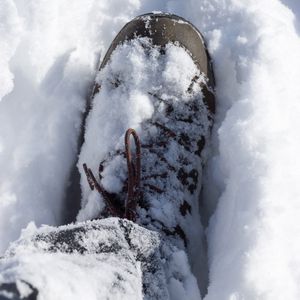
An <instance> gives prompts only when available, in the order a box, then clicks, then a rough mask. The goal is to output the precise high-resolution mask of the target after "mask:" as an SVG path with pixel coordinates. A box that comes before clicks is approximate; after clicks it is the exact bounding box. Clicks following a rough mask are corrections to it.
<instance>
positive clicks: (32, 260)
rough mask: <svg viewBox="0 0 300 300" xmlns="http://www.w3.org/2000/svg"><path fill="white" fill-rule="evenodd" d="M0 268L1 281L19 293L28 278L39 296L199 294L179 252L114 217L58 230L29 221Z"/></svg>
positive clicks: (186, 296)
mask: <svg viewBox="0 0 300 300" xmlns="http://www.w3.org/2000/svg"><path fill="white" fill-rule="evenodd" d="M141 241H142V242H141ZM0 272H1V276H0V282H1V283H2V282H5V281H8V282H10V281H12V282H17V286H18V288H19V290H20V293H21V295H23V296H25V295H26V294H30V292H31V291H30V289H29V286H28V285H27V284H26V283H28V282H30V284H31V286H32V287H33V288H36V289H37V290H38V291H39V294H38V295H39V299H45V300H48V299H57V300H60V299H64V300H67V299H83V298H85V297H88V299H166V300H168V299H172V300H179V299H182V298H180V297H181V296H182V297H183V298H184V299H191V300H197V299H199V298H200V294H199V291H198V287H197V282H196V280H195V278H194V277H193V275H192V273H191V271H190V268H189V264H188V260H187V257H186V254H185V252H184V251H182V250H179V249H177V248H175V247H174V246H173V245H170V244H168V243H167V242H165V241H163V240H162V239H161V237H160V236H159V234H158V233H156V232H154V231H149V230H147V229H145V228H143V227H140V226H138V225H136V224H134V223H131V222H128V221H122V220H120V219H117V218H108V219H103V220H96V221H87V222H86V223H77V224H76V225H67V226H61V227H60V228H59V229H57V228H55V227H50V226H43V227H41V228H39V229H38V230H36V229H35V228H34V226H33V225H30V226H29V227H28V228H27V229H26V230H23V233H22V236H21V238H20V239H19V240H18V241H16V242H15V243H13V244H12V245H11V246H10V248H9V249H8V251H7V252H6V256H5V261H4V262H2V263H1V265H0ZM70 275H71V276H70ZM142 275H143V276H142ZM175 282H176V292H177V295H176V294H175V295H172V293H173V292H174V291H175V289H174V288H173V285H174V284H175ZM22 283H23V284H22ZM99 283H100V284H99ZM26 288H27V289H26ZM143 289H145V290H146V291H147V295H148V297H143V294H142V291H143ZM0 295H1V291H0ZM179 296H180V297H179Z"/></svg>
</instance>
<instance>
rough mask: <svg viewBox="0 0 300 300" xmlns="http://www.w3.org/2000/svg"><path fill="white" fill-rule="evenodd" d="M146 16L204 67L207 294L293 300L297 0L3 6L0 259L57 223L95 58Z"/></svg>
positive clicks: (299, 66)
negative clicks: (168, 24) (188, 28)
mask: <svg viewBox="0 0 300 300" xmlns="http://www.w3.org/2000/svg"><path fill="white" fill-rule="evenodd" d="M151 10H160V11H168V12H172V13H176V14H178V15H181V16H183V17H185V18H186V19H187V20H189V21H192V22H193V23H194V25H195V26H196V27H197V28H199V29H200V30H201V31H202V33H203V34H204V37H205V38H206V41H207V42H208V46H209V50H210V53H211V55H212V57H213V61H214V69H215V76H216V82H217V86H216V93H217V114H216V120H215V126H214V129H213V137H212V147H211V157H210V160H209V163H208V164H207V167H206V170H205V174H206V176H205V179H204V192H203V210H202V212H203V214H204V215H203V216H202V217H203V219H204V220H209V218H210V216H211V215H212V218H211V219H210V222H209V228H208V230H207V238H208V258H209V285H208V293H207V295H206V297H205V299H209V300H210V299H299V297H300V288H299V284H298V283H299V282H300V259H299V250H300V242H299V239H298V236H299V233H300V222H299V215H300V207H299V201H298V199H299V196H300V195H299V194H300V192H299V184H298V178H299V173H300V166H299V159H298V153H299V150H300V149H299V148H300V144H299V133H298V129H299V125H300V124H299V122H300V121H299V115H300V114H299V113H300V111H299V110H300V104H299V98H300V87H299V84H298V81H299V80H298V78H300V74H299V72H300V71H299V70H300V55H299V53H300V33H299V32H300V31H299V24H300V23H299V22H300V21H299V14H300V8H299V4H298V2H297V1H295V0H282V1H279V0H261V1H254V0H248V1H246V0H211V1H205V0H204V1H199V0H186V1H179V0H173V1H165V2H162V1H158V0H155V1H147V0H135V1H132V0H131V1H129V0H128V1H124V0H114V1H109V2H107V1H102V0H101V1H96V0H88V1H80V0H78V1H72V2H71V1H66V0H60V1H58V0H53V1H33V0H29V1H26V2H25V1H21V0H18V1H17V0H16V1H12V0H2V1H1V3H0V39H1V43H0V67H1V74H0V81H1V86H0V99H1V100H0V124H1V126H0V166H1V171H0V222H1V223H0V241H1V244H0V249H1V251H2V253H3V252H4V251H5V249H6V248H7V247H8V244H9V242H11V241H13V240H15V239H16V238H18V236H19V234H20V231H21V229H22V228H24V227H26V225H27V224H28V222H30V221H34V222H35V223H36V225H37V226H39V225H41V224H43V223H45V224H49V225H59V224H61V223H62V215H61V211H62V209H61V208H62V207H63V201H64V192H65V189H66V183H67V180H68V173H69V170H70V167H71V165H72V163H73V162H74V161H75V160H76V146H75V145H76V139H77V134H78V129H79V124H80V118H81V113H82V111H83V109H84V99H85V98H86V97H87V95H88V94H89V87H90V86H91V85H92V82H93V78H94V76H95V70H96V65H97V64H98V58H99V56H100V55H102V56H103V54H104V52H105V49H107V47H108V46H109V44H110V42H111V40H112V38H113V37H114V35H115V34H116V33H117V32H118V30H120V29H121V27H122V26H123V25H124V24H125V23H126V22H127V21H129V20H130V19H131V18H133V17H134V16H136V15H138V14H141V13H145V12H148V11H151ZM108 143H109V141H108ZM96 200H97V199H94V202H95V203H98V202H97V201H96ZM98 205H100V204H98ZM93 207H94V206H93V205H91V207H90V209H92V208H93ZM100 209H101V208H100V207H99V210H100ZM91 211H92V210H91ZM172 285H173V287H174V291H176V282H174V283H172Z"/></svg>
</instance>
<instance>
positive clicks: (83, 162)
mask: <svg viewBox="0 0 300 300" xmlns="http://www.w3.org/2000/svg"><path fill="white" fill-rule="evenodd" d="M213 85H214V81H213V71H212V67H211V61H210V59H209V56H208V53H207V50H206V47H205V44H204V41H203V38H202V36H201V34H200V33H199V31H198V30H197V29H196V28H195V27H194V26H193V25H191V24H190V23H189V22H187V21H186V20H184V19H182V18H180V17H177V16H174V15H168V14H147V15H143V16H140V17H137V18H136V19H134V20H133V21H131V22H129V23H128V24H127V25H125V27H124V28H123V29H122V30H121V31H120V33H119V34H118V35H117V36H116V38H115V39H114V41H113V42H112V44H111V46H110V48H109V49H108V51H107V53H106V55H105V57H104V59H103V61H102V63H101V66H100V72H99V74H98V76H97V80H96V85H95V88H94V91H93V99H92V102H91V108H92V109H91V111H90V114H89V117H88V119H87V125H86V133H85V143H84V145H83V147H82V151H81V154H80V159H79V165H78V166H79V168H82V166H83V169H82V175H83V178H82V189H83V202H82V210H81V211H80V213H79V216H78V220H85V219H92V218H98V217H99V218H103V217H108V216H117V217H125V218H127V219H130V220H134V221H136V222H137V223H138V224H140V225H143V226H145V227H147V228H149V229H152V230H157V231H159V232H160V233H162V234H164V235H165V236H167V237H168V238H170V239H172V240H173V243H175V244H176V245H179V244H182V246H187V244H188V242H189V241H190V240H192V239H193V238H194V236H195V234H197V232H198V230H199V229H198V228H197V227H199V216H198V200H199V193H200V188H201V170H202V165H203V158H204V153H203V149H204V146H205V143H206V141H207V139H208V137H209V133H210V128H211V126H212V119H213V113H214V110H215V108H214V107H215V103H214V94H213ZM128 128H133V129H130V130H129V131H127V132H126V130H127V129H128ZM125 133H126V134H125ZM130 135H133V137H134V140H135V155H133V154H132V153H131V151H130ZM124 136H125V146H124V142H123V141H124ZM132 155H133V157H132ZM83 170H84V172H83ZM84 173H85V174H86V175H87V179H88V180H86V178H85V175H84ZM88 183H89V184H88ZM90 188H92V190H97V191H98V192H99V194H100V196H99V195H97V192H95V191H93V192H91V191H90Z"/></svg>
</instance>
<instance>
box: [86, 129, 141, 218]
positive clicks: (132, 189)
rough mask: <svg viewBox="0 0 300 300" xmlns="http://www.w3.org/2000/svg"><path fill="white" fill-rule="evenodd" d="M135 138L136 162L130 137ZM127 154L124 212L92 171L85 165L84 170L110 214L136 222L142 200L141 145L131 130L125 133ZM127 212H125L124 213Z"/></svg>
mask: <svg viewBox="0 0 300 300" xmlns="http://www.w3.org/2000/svg"><path fill="white" fill-rule="evenodd" d="M131 135H132V136H133V138H134V142H135V162H134V161H133V159H132V154H131V147H130V136H131ZM125 154H126V160H127V168H128V188H127V199H126V201H125V210H122V209H121V208H120V207H119V205H117V204H116V203H115V201H114V199H113V198H112V196H111V194H110V193H108V192H107V191H106V190H105V189H104V187H103V186H102V185H101V183H98V181H97V180H96V178H95V176H94V174H93V172H92V170H91V169H89V168H88V167H87V165H86V164H83V169H84V172H85V174H86V177H87V181H88V183H89V186H90V188H91V189H92V190H94V189H96V190H97V191H98V193H99V194H100V195H102V197H103V199H104V201H105V203H106V206H107V208H108V210H109V211H110V214H111V215H112V216H114V217H120V218H126V219H128V220H131V221H135V220H136V206H137V204H138V202H139V200H140V198H141V191H140V180H141V143H140V140H139V137H138V135H137V133H136V131H135V130H134V129H132V128H129V129H128V130H127V131H126V133H125ZM124 211H125V212H124Z"/></svg>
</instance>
